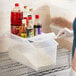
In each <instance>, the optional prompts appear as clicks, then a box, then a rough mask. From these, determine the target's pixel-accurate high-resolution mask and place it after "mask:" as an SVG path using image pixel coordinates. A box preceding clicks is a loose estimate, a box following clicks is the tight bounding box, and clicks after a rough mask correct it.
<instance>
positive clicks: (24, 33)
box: [20, 17, 27, 38]
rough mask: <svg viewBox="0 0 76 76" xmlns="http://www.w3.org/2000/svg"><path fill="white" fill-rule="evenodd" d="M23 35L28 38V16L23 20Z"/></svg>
mask: <svg viewBox="0 0 76 76" xmlns="http://www.w3.org/2000/svg"><path fill="white" fill-rule="evenodd" d="M20 30H21V32H20V34H21V37H23V38H27V17H24V18H23V20H22V27H21V29H20Z"/></svg>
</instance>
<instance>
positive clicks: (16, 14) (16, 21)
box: [11, 3, 23, 35]
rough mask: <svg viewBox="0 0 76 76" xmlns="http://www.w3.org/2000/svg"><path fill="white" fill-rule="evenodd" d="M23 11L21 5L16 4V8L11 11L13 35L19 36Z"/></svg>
mask: <svg viewBox="0 0 76 76" xmlns="http://www.w3.org/2000/svg"><path fill="white" fill-rule="evenodd" d="M22 19H23V11H22V10H21V9H20V6H19V3H15V7H14V8H13V10H12V11H11V33H13V34H16V35H17V34H18V33H19V26H21V24H22Z"/></svg>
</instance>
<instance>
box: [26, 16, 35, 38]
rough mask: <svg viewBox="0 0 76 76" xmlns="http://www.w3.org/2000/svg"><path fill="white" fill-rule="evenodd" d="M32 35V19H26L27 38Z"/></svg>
mask: <svg viewBox="0 0 76 76" xmlns="http://www.w3.org/2000/svg"><path fill="white" fill-rule="evenodd" d="M33 36H34V33H33V21H32V17H31V16H30V17H28V26H27V37H33Z"/></svg>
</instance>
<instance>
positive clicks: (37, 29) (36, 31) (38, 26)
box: [34, 15, 42, 36]
mask: <svg viewBox="0 0 76 76" xmlns="http://www.w3.org/2000/svg"><path fill="white" fill-rule="evenodd" d="M41 28H42V25H41V24H40V20H39V15H35V24H34V36H37V35H39V34H41Z"/></svg>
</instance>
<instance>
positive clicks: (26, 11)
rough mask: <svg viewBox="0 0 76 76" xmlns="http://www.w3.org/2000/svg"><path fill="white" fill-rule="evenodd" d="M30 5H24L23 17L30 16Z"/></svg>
mask: <svg viewBox="0 0 76 76" xmlns="http://www.w3.org/2000/svg"><path fill="white" fill-rule="evenodd" d="M28 11H29V10H28V6H24V10H23V17H28Z"/></svg>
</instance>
